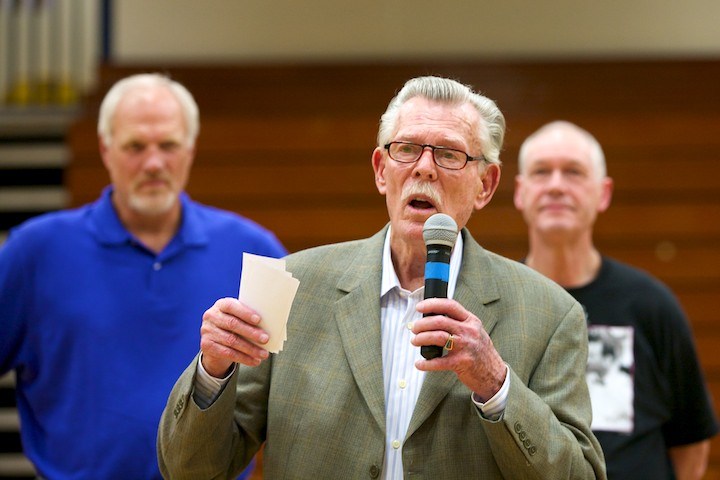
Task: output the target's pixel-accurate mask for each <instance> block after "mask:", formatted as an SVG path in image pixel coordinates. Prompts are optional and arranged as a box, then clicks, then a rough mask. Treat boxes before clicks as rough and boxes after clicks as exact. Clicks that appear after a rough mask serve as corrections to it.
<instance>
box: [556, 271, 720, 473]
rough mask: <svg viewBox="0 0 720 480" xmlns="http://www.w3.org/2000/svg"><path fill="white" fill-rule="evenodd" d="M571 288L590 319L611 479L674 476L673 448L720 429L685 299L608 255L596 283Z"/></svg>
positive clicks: (596, 413) (599, 424)
mask: <svg viewBox="0 0 720 480" xmlns="http://www.w3.org/2000/svg"><path fill="white" fill-rule="evenodd" d="M568 292H569V293H570V294H571V295H572V296H573V297H575V299H577V300H578V302H580V303H581V304H582V305H583V307H584V308H585V313H586V317H587V321H588V334H589V355H588V370H587V380H588V387H589V388H590V391H591V398H592V403H593V431H594V432H595V434H596V436H597V438H598V440H599V441H600V443H601V445H602V447H603V451H604V453H605V459H606V462H607V471H608V478H609V479H611V480H616V479H622V478H627V479H632V480H640V479H653V480H659V479H666V478H667V479H672V478H674V474H673V471H672V467H671V463H670V459H669V457H668V456H667V448H668V447H672V446H677V445H684V444H688V443H694V442H698V441H701V440H704V439H707V438H709V437H711V436H713V435H714V434H715V433H716V432H717V430H718V424H717V419H716V418H715V413H714V411H713V409H712V404H711V402H710V398H709V395H708V393H707V388H706V385H705V381H704V378H703V374H702V371H701V369H700V365H699V363H698V359H697V355H696V351H695V346H694V342H693V337H692V333H691V330H690V326H689V324H688V322H687V320H686V318H685V314H684V313H683V311H682V309H681V307H680V305H679V303H678V301H677V300H676V298H675V297H674V295H673V294H672V293H671V292H670V290H669V289H668V288H667V287H666V286H665V285H663V284H662V283H661V282H659V281H658V280H656V279H654V278H653V277H651V276H650V275H648V274H646V273H645V272H642V271H640V270H638V269H636V268H633V267H630V266H628V265H625V264H623V263H620V262H618V261H615V260H613V259H610V258H607V257H604V258H603V261H602V266H601V269H600V272H599V274H598V277H597V278H596V279H595V280H594V281H593V282H592V283H590V284H589V285H586V286H584V287H581V288H574V289H569V290H568Z"/></svg>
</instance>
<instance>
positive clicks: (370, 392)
mask: <svg viewBox="0 0 720 480" xmlns="http://www.w3.org/2000/svg"><path fill="white" fill-rule="evenodd" d="M386 232H387V227H386V228H384V229H383V230H382V231H380V232H379V233H377V234H376V235H374V236H373V237H371V238H369V239H368V240H366V241H364V242H362V246H361V247H360V249H359V251H358V254H357V256H356V258H355V260H354V261H353V263H352V264H351V267H350V268H348V271H347V272H346V273H345V275H344V276H343V277H342V278H341V279H340V281H339V282H338V288H339V289H340V290H341V291H344V292H347V295H345V296H343V297H342V298H341V299H340V300H338V301H337V303H336V307H337V308H336V317H335V319H336V321H337V325H338V329H339V331H340V337H341V339H342V343H343V347H344V349H345V355H346V356H347V359H348V363H349V364H350V369H351V370H352V373H353V376H354V378H355V382H356V383H357V385H358V388H359V389H360V392H361V393H362V395H363V397H364V398H365V401H366V402H367V405H368V407H369V409H370V411H371V412H372V415H373V417H374V418H375V420H376V421H377V422H378V425H379V426H380V428H382V430H383V431H384V430H385V392H384V385H383V370H382V341H381V338H380V335H381V331H380V280H381V274H382V248H383V242H384V241H385V233H386Z"/></svg>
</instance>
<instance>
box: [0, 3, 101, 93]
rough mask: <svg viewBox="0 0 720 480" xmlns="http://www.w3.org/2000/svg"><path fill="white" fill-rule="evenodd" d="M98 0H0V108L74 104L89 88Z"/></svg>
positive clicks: (93, 67) (96, 56)
mask: <svg viewBox="0 0 720 480" xmlns="http://www.w3.org/2000/svg"><path fill="white" fill-rule="evenodd" d="M100 9H101V5H100V2H98V1H97V0H0V107H3V106H34V105H55V106H57V105H60V106H67V105H74V104H75V103H76V102H77V101H78V100H79V98H80V97H81V96H82V95H83V94H84V93H85V92H88V91H89V90H91V89H92V88H93V87H94V84H95V82H96V75H97V72H96V70H97V64H98V61H99V56H100V51H101V41H100V26H101V18H100V13H101V12H100Z"/></svg>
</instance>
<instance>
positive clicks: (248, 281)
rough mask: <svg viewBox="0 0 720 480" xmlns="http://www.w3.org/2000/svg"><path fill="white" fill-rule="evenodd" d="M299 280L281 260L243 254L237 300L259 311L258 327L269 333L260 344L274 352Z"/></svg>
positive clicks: (279, 345) (284, 333) (284, 331)
mask: <svg viewBox="0 0 720 480" xmlns="http://www.w3.org/2000/svg"><path fill="white" fill-rule="evenodd" d="M298 285H300V281H299V280H298V279H297V278H293V276H292V274H291V273H290V272H288V271H286V270H285V260H282V259H280V258H270V257H263V256H260V255H253V254H252V253H243V267H242V275H241V276H240V295H239V296H238V299H239V300H240V301H241V302H243V303H244V304H245V305H247V306H248V307H250V308H252V309H253V310H255V311H256V312H257V313H258V314H260V317H261V320H260V324H259V327H260V328H262V329H263V330H265V331H266V332H267V333H268V335H270V340H269V341H268V342H267V343H266V344H265V345H260V344H258V345H259V346H261V347H263V348H264V349H266V350H267V351H268V352H270V353H278V352H280V351H281V350H282V349H283V344H284V343H285V340H287V319H288V316H289V314H290V307H291V306H292V302H293V299H294V298H295V293H296V292H297V289H298Z"/></svg>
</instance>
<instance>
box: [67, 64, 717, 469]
mask: <svg viewBox="0 0 720 480" xmlns="http://www.w3.org/2000/svg"><path fill="white" fill-rule="evenodd" d="M156 69H157V68H156V67H154V66H153V65H147V64H138V65H132V66H131V65H127V66H123V67H118V66H114V67H113V66H106V67H103V68H101V73H100V80H99V88H98V92H104V91H105V90H106V88H107V86H108V85H109V84H111V83H112V82H113V81H114V80H116V79H117V78H119V77H121V76H124V75H127V74H129V73H131V72H136V71H155V70H156ZM162 71H165V72H168V73H170V74H171V75H172V76H173V77H174V78H176V79H178V80H179V81H181V82H183V83H184V84H186V85H187V86H188V87H189V88H190V90H191V91H193V92H194V94H195V95H196V97H197V100H198V103H199V104H200V107H201V118H202V125H201V133H200V139H199V144H198V155H197V159H196V164H195V166H194V170H193V174H192V177H191V181H190V185H189V192H190V193H191V195H192V196H193V197H194V198H195V199H197V200H200V201H203V202H207V203H210V204H214V205H217V206H220V207H224V208H227V209H230V210H234V211H236V212H239V213H241V214H243V215H246V216H248V217H250V218H252V219H254V220H256V221H258V222H260V223H261V224H263V225H265V226H267V227H269V228H271V229H272V230H274V231H275V232H276V233H277V235H278V236H279V238H280V239H281V240H282V241H283V242H284V243H285V245H286V246H287V247H288V248H289V249H290V250H291V251H296V250H299V249H302V248H306V247H309V246H313V245H318V244H323V243H328V242H336V241H342V240H347V239H354V238H359V237H364V236H368V235H370V234H372V233H374V232H375V231H377V230H378V229H379V228H380V227H382V226H383V225H384V224H385V223H386V221H387V214H386V210H385V205H384V200H383V198H382V197H381V196H380V195H379V194H378V193H377V191H376V190H375V186H374V182H373V174H372V169H371V166H370V154H371V152H372V150H373V148H374V147H375V135H376V133H377V125H378V119H379V116H380V114H381V113H382V112H383V111H384V109H385V107H386V105H387V102H388V101H389V99H390V98H391V97H392V96H393V95H394V93H395V92H396V91H397V89H398V88H399V87H400V86H401V85H402V84H403V83H404V81H405V80H407V79H408V78H410V77H412V76H416V75H424V74H436V75H444V76H450V77H453V78H456V79H458V80H460V81H462V82H463V83H467V84H471V85H473V86H474V87H475V88H476V89H478V90H480V91H482V92H483V93H485V94H486V95H487V96H489V97H491V98H493V99H494V100H496V101H497V102H498V105H499V106H500V108H501V109H502V110H503V112H504V113H505V115H506V118H507V122H508V131H507V136H506V145H505V149H504V151H503V152H502V155H501V159H502V160H503V162H504V166H503V174H502V179H501V186H500V188H499V190H498V192H497V194H496V196H495V198H494V199H493V201H492V202H491V204H490V205H489V206H488V207H486V208H485V209H483V210H482V211H480V212H477V213H476V214H475V215H474V217H473V218H472V219H471V221H470V224H469V228H470V230H471V231H472V233H473V235H474V236H475V237H476V238H477V239H478V240H479V241H480V242H481V243H482V244H483V245H484V246H485V247H486V248H489V249H491V250H494V251H496V252H498V253H501V254H504V255H506V256H508V257H510V258H516V259H519V258H521V257H522V256H523V255H524V253H525V251H526V245H527V241H526V229H525V225H524V223H523V221H522V219H521V216H520V214H519V213H518V212H517V211H516V210H515V209H514V207H513V205H512V190H513V178H514V175H515V173H516V171H517V169H516V160H517V150H518V147H519V144H520V143H521V142H522V140H523V139H524V138H525V136H527V135H528V134H529V133H531V132H532V131H534V130H535V129H536V128H537V127H539V126H540V125H541V124H543V123H545V122H547V121H550V120H554V119H566V120H570V121H573V122H575V123H577V124H579V125H580V126H582V127H584V128H586V129H588V130H589V131H591V132H593V133H594V134H595V135H596V137H597V138H598V140H599V141H600V143H601V144H602V145H603V146H604V149H605V153H606V157H607V162H608V171H609V174H610V175H611V176H612V177H613V178H614V179H615V183H616V190H615V196H614V201H613V205H612V206H611V208H610V209H609V211H608V212H606V213H605V214H603V215H602V216H601V217H600V220H599V222H598V224H597V229H596V230H597V235H596V239H597V244H598V246H599V247H600V249H601V250H602V251H603V252H604V253H606V254H608V255H612V256H615V257H617V258H619V259H621V260H624V261H627V262H629V263H631V264H633V265H636V266H639V267H641V268H643V269H646V270H648V271H649V272H651V273H653V274H655V275H656V276H658V277H659V278H660V279H662V280H663V281H664V282H666V283H667V284H668V285H669V286H670V287H671V288H672V289H673V290H674V291H675V292H676V294H677V295H678V296H679V298H680V300H681V302H682V303H683V306H684V307H685V309H686V310H687V313H688V315H689V317H690V319H691V322H692V327H693V329H694V332H695V335H696V341H697V346H698V350H699V355H700V358H701V361H702V365H703V368H704V370H705V373H706V376H707V379H708V382H709V385H710V388H711V391H712V393H713V395H714V398H715V399H716V405H717V399H719V398H720V313H718V301H719V299H720V249H719V248H718V246H719V245H720V135H718V132H720V82H718V79H720V61H705V60H623V61H609V60H608V61H600V60H595V61H590V60H585V61H577V60H576V61H508V62H500V61H486V62H444V63H439V62H430V63H429V62H423V63H420V62H418V63H405V64H400V63H397V62H393V63H387V64H385V63H378V62H372V63H352V64H349V63H348V64H343V63H333V64H326V63H325V64H302V65H296V64H286V65H283V64H276V65H260V66H230V65H214V66H213V65H203V66H198V65H187V64H184V65H183V64H177V65H168V66H164V67H163V68H162ZM100 97H101V94H100V93H98V94H97V95H94V96H91V97H89V98H88V99H87V100H86V101H85V103H84V105H85V108H84V109H83V111H84V114H83V116H81V118H80V119H79V120H78V122H77V123H76V124H75V125H74V127H73V128H72V129H71V131H70V146H71V152H72V154H71V156H72V158H71V161H70V163H69V167H68V170H67V175H66V181H65V183H66V185H67V187H68V189H69V192H70V195H71V199H72V203H73V204H75V205H79V204H81V203H84V202H87V201H90V200H92V199H94V198H95V197H96V196H97V195H98V193H99V191H100V189H101V188H102V187H103V186H104V185H105V184H106V183H107V175H106V173H105V171H104V169H103V167H102V165H101V162H100V160H99V157H98V154H97V140H96V134H95V122H96V112H97V106H98V101H99V99H100ZM611 300H612V299H608V301H611ZM718 442H720V440H717V439H716V440H714V441H713V449H712V458H711V467H710V472H709V473H708V476H707V478H720V443H718Z"/></svg>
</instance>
